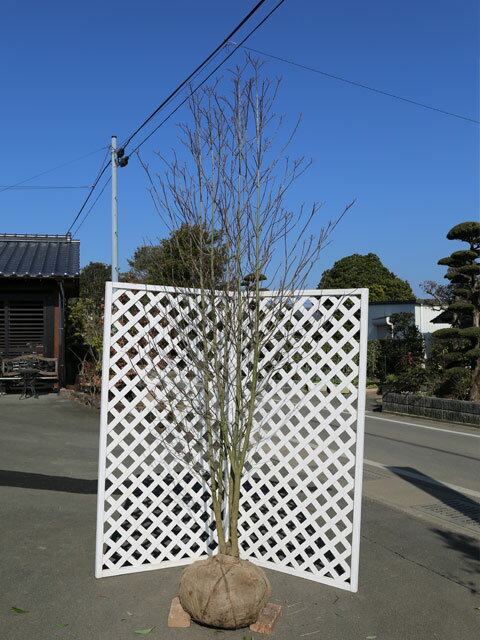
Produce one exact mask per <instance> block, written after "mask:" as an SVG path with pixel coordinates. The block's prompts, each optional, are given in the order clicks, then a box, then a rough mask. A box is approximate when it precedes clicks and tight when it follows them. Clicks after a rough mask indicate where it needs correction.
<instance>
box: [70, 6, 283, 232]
mask: <svg viewBox="0 0 480 640" xmlns="http://www.w3.org/2000/svg"><path fill="white" fill-rule="evenodd" d="M265 1H266V0H260V2H258V3H257V4H256V5H255V7H254V8H253V9H252V10H251V11H250V12H249V13H248V14H247V15H246V16H245V18H243V20H242V21H241V22H240V23H239V24H238V25H237V26H236V27H235V29H234V30H233V31H232V32H231V33H229V34H228V36H227V37H226V38H224V40H223V41H222V43H221V44H219V45H218V46H217V47H216V48H215V49H214V50H213V51H212V53H211V54H210V55H209V56H207V58H205V60H203V62H202V63H201V64H200V65H198V66H197V67H196V69H195V70H194V71H192V73H190V75H189V76H188V77H187V78H185V80H183V82H182V83H181V84H179V85H178V87H177V88H176V89H175V90H174V91H173V92H172V93H171V94H170V95H169V96H168V97H167V98H166V99H165V100H164V101H163V102H162V103H161V104H160V105H159V106H158V107H157V108H156V109H155V111H153V113H151V114H150V115H149V116H148V118H147V119H146V120H144V121H143V123H142V124H141V125H140V126H139V127H137V129H136V130H135V131H134V132H133V133H132V134H131V135H130V136H129V138H127V140H126V142H124V143H123V144H122V145H121V146H120V148H121V149H125V147H126V146H127V145H128V144H129V143H130V142H131V141H132V139H133V138H134V137H135V136H136V135H137V134H138V133H139V132H140V131H141V130H142V129H143V128H144V127H145V126H146V125H147V124H148V122H150V120H151V119H152V118H153V117H154V116H155V115H156V114H157V113H158V112H159V111H160V110H161V109H163V108H164V107H165V106H166V105H167V104H168V103H169V102H170V101H171V100H172V99H173V98H174V97H175V96H176V95H177V93H178V92H179V91H181V89H182V88H183V87H184V86H185V85H186V84H187V83H188V82H189V81H190V80H191V79H192V78H193V77H195V75H196V74H198V72H199V71H200V70H201V69H203V68H204V67H205V66H206V65H207V64H208V63H209V62H210V61H211V60H212V59H213V58H214V56H216V55H217V53H218V52H219V51H220V50H221V49H222V48H223V47H224V46H225V45H226V44H227V43H228V42H229V41H230V40H231V38H232V36H233V35H235V33H237V31H238V30H239V29H240V28H241V27H242V26H243V25H244V24H245V23H246V22H247V21H248V20H249V19H250V18H251V17H252V16H253V15H254V13H255V12H256V11H257V10H258V9H259V8H260V7H261V6H262V5H263V4H264V3H265ZM284 2H285V0H280V1H279V2H278V3H277V4H276V5H275V7H273V9H271V10H270V11H269V13H268V14H267V15H266V16H265V17H264V18H263V19H262V20H261V21H260V22H259V23H258V24H257V25H256V26H255V27H254V28H253V29H252V30H251V31H250V32H249V33H248V34H247V36H246V37H245V38H243V40H242V41H241V42H240V44H239V45H237V46H236V47H235V48H234V49H233V50H232V51H231V52H230V53H229V54H228V55H227V56H226V57H225V58H224V59H223V60H222V61H221V62H220V63H219V64H218V65H217V66H216V67H215V68H214V69H213V71H211V72H210V73H209V74H208V75H207V76H206V77H205V78H204V80H202V82H201V83H200V84H198V85H197V87H195V89H194V90H193V91H192V92H191V93H189V94H188V95H187V97H186V98H185V99H184V100H182V102H181V103H180V104H179V105H178V106H177V107H176V108H175V109H174V110H173V111H171V112H170V113H169V114H168V116H167V117H166V118H165V119H164V120H163V121H162V122H161V123H160V124H159V125H158V126H157V127H155V129H154V130H153V131H152V132H150V133H149V135H148V136H146V138H144V139H143V140H142V142H141V143H140V144H138V145H137V146H136V147H135V149H134V150H133V151H132V152H131V153H135V152H136V151H137V150H138V149H139V148H140V147H141V146H142V145H143V144H144V143H145V142H146V141H147V140H148V139H149V138H150V137H151V136H152V135H153V134H154V133H155V132H156V131H157V130H158V129H159V128H160V127H161V126H162V125H163V124H164V123H165V122H166V121H167V120H168V119H169V118H171V117H172V115H173V114H174V113H175V112H176V111H178V109H179V108H180V107H181V106H182V105H183V104H185V102H186V101H187V100H188V99H189V98H190V97H191V96H192V95H193V94H194V93H195V91H197V90H198V89H199V88H200V87H201V86H202V85H203V84H204V83H205V82H206V81H207V80H208V79H209V78H210V77H211V76H212V75H213V74H214V73H215V72H216V71H217V70H218V69H219V68H220V67H221V66H222V65H223V64H224V63H225V62H226V61H227V60H228V59H229V58H230V57H231V56H232V55H233V54H234V53H235V52H236V51H237V49H239V48H240V46H242V44H243V43H244V42H246V41H247V40H248V38H250V36H251V35H252V34H253V33H255V31H257V29H259V28H260V27H261V26H262V25H263V24H264V23H265V22H266V21H267V20H268V18H269V17H270V16H271V15H272V14H273V13H274V12H275V11H276V10H277V9H278V8H279V7H280V6H281V5H282V4H283V3H284ZM107 153H108V151H107ZM108 166H109V164H106V165H105V166H104V167H103V169H101V170H100V172H99V174H98V175H97V178H96V179H95V181H94V183H93V184H92V186H91V188H90V191H89V193H88V195H87V197H86V198H85V201H84V202H83V204H82V206H81V207H80V210H79V211H78V213H77V215H76V216H75V218H74V219H73V222H72V224H71V225H70V227H69V229H68V231H67V233H68V232H69V231H70V230H71V229H72V227H73V226H74V225H75V223H76V221H77V220H78V218H79V217H80V215H81V214H82V211H83V210H84V209H85V207H86V205H87V203H88V201H89V200H90V198H91V196H92V194H93V192H94V190H95V188H96V187H97V185H98V183H99V181H100V179H101V178H102V176H103V174H104V173H105V171H106V170H107V168H108ZM105 186H106V185H105ZM105 186H104V188H105ZM104 188H103V189H102V192H103V190H104ZM97 199H98V198H97ZM96 201H97V200H95V202H96ZM94 204H95V203H94ZM91 208H93V205H92V207H91ZM90 210H91V209H90ZM90 210H89V212H90ZM89 212H88V213H89ZM87 215H88V214H87ZM82 224H83V221H82ZM77 231H78V229H77Z"/></svg>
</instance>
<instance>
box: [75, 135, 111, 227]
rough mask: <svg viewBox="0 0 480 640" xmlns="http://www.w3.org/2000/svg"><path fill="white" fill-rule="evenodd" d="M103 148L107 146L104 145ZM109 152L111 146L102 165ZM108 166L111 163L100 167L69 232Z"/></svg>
mask: <svg viewBox="0 0 480 640" xmlns="http://www.w3.org/2000/svg"><path fill="white" fill-rule="evenodd" d="M103 148H105V147H103ZM109 152H110V148H109V147H107V153H106V154H105V157H104V159H103V160H102V164H101V165H100V166H102V165H104V163H105V161H106V159H107V156H108V154H109ZM108 167H109V163H107V164H105V165H104V166H103V169H100V170H99V172H98V174H97V177H96V178H95V180H94V182H93V184H92V186H91V187H90V191H89V192H88V195H87V197H86V198H85V200H84V201H83V204H82V206H81V207H80V210H79V211H78V213H77V215H76V216H75V218H74V219H73V222H72V224H71V225H70V226H69V227H68V230H67V233H70V231H71V229H72V227H73V225H74V224H75V223H76V221H77V220H78V219H79V217H80V216H81V214H82V211H83V210H84V209H85V207H86V206H87V202H88V201H89V200H90V198H91V197H92V194H93V192H94V191H95V187H96V186H97V184H98V183H99V182H100V179H101V177H102V176H103V174H104V173H105V171H106V170H107V169H108Z"/></svg>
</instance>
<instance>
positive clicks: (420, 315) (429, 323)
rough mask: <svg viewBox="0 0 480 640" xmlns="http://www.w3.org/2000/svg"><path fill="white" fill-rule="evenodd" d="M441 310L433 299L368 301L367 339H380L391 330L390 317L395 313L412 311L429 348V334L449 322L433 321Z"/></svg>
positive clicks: (447, 325)
mask: <svg viewBox="0 0 480 640" xmlns="http://www.w3.org/2000/svg"><path fill="white" fill-rule="evenodd" d="M441 312H442V308H441V307H439V306H438V305H435V303H434V301H433V300H405V301H400V302H370V304H369V308H368V339H369V340H381V339H382V338H387V337H388V336H389V335H391V332H392V324H393V323H392V321H391V317H392V315H394V314H395V313H412V314H413V316H414V318H415V325H416V326H417V327H418V330H419V331H420V333H421V334H422V336H423V338H424V340H425V346H426V348H427V351H428V350H429V346H430V342H431V335H432V333H433V332H434V331H436V330H437V329H444V328H447V327H450V325H449V324H440V323H433V320H434V319H435V318H436V317H438V315H439V314H440V313H441Z"/></svg>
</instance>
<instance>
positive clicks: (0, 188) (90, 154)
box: [0, 147, 105, 193]
mask: <svg viewBox="0 0 480 640" xmlns="http://www.w3.org/2000/svg"><path fill="white" fill-rule="evenodd" d="M103 149H105V147H100V149H95V151H90V153H87V154H85V155H83V156H80V157H79V158H74V159H73V160H68V161H67V162H63V163H62V164H58V165H57V166H56V167H53V168H52V169H47V170H46V171H42V172H41V173H37V174H36V175H34V176H32V177H31V178H26V179H25V180H21V181H20V182H16V183H15V184H10V185H8V186H6V187H0V193H1V192H2V191H7V189H13V188H15V187H19V186H20V185H22V184H25V182H30V181H31V180H35V178H39V177H40V176H44V175H45V174H47V173H51V172H52V171H56V170H57V169H61V168H62V167H66V166H67V165H69V164H73V163H74V162H78V161H79V160H83V159H84V158H89V157H90V156H93V155H94V154H95V153H98V152H99V151H103Z"/></svg>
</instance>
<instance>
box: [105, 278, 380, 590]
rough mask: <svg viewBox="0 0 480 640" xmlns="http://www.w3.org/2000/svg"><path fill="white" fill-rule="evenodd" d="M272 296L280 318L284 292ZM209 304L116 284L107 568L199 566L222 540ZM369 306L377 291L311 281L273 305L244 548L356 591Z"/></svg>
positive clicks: (109, 318) (108, 358) (108, 332)
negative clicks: (207, 386)
mask: <svg viewBox="0 0 480 640" xmlns="http://www.w3.org/2000/svg"><path fill="white" fill-rule="evenodd" d="M262 296H263V297H262V303H261V304H262V305H263V311H264V319H263V322H264V323H268V322H269V321H271V320H272V316H271V314H270V317H269V313H270V311H269V310H270V309H271V308H272V300H274V299H275V293H274V292H266V293H265V294H262ZM218 304H219V305H222V304H225V302H222V300H221V299H220V297H219V300H218ZM199 305H200V295H199V293H198V292H194V291H189V292H188V293H187V292H184V293H179V292H178V291H174V290H173V289H171V288H168V287H154V286H143V285H129V284H119V283H115V284H113V285H112V284H111V283H107V294H106V313H105V335H104V344H105V348H104V363H103V371H104V376H103V387H102V420H101V436H100V465H99V496H98V520H97V558H96V575H97V577H102V576H108V575H118V574H122V573H129V572H133V571H142V570H147V569H156V568H161V567H164V566H172V565H182V564H187V563H189V562H191V561H193V560H195V559H199V558H201V557H204V556H205V555H206V554H210V553H212V552H214V551H215V549H216V547H217V544H216V539H215V526H214V521H213V515H212V509H211V507H210V502H211V501H210V495H209V487H208V484H207V478H208V468H207V464H206V457H205V455H204V451H203V449H202V447H201V446H198V442H201V440H202V435H203V430H204V426H203V424H202V420H200V419H199V414H200V413H201V411H200V407H201V406H204V403H205V393H204V391H202V385H201V380H200V379H199V375H198V371H196V370H195V354H196V353H198V354H199V357H201V356H202V352H201V346H199V345H200V337H199V330H198V318H199V311H198V309H199ZM367 305H368V291H367V290H365V289H358V290H353V291H301V292H295V295H293V296H291V300H290V302H289V306H288V310H289V312H288V313H283V314H279V313H278V309H277V312H275V314H274V319H275V322H276V325H277V326H276V330H275V332H274V334H272V338H271V339H270V340H269V341H268V342H267V343H266V345H265V346H264V348H263V349H262V354H261V367H260V371H263V372H269V371H271V370H272V363H275V367H274V374H273V375H269V374H268V373H265V374H262V376H263V377H262V383H261V384H260V393H259V395H258V398H257V402H256V405H255V420H254V429H253V433H252V440H251V447H250V453H249V457H248V460H247V463H246V470H245V476H244V483H243V493H242V502H241V517H240V524H239V528H240V545H241V549H242V557H245V558H249V559H251V560H253V561H255V562H256V563H257V564H259V565H262V566H264V567H268V568H271V569H276V570H280V571H284V572H286V573H291V574H293V575H297V576H301V577H305V578H309V579H312V580H316V581H318V582H323V583H325V584H330V585H333V586H336V587H340V588H344V589H349V590H352V591H355V590H356V589H357V581H358V556H359V534H360V500H361V474H362V459H363V421H364V393H363V390H364V389H365V362H366V341H367V338H366V322H367ZM272 313H273V312H272ZM292 323H293V329H292ZM224 348H228V346H227V345H225V346H224ZM244 353H245V355H244V358H243V361H242V363H241V367H242V371H244V379H245V380H246V381H248V376H249V363H250V359H251V356H250V354H249V352H248V349H246V350H245V352H244ZM107 372H108V375H107ZM233 373H234V372H233ZM179 389H181V390H182V394H180V395H181V397H180V395H179ZM359 389H360V390H361V391H362V392H361V393H359ZM186 398H187V400H186ZM213 400H214V398H213ZM202 403H203V404H202ZM192 434H194V436H195V438H192Z"/></svg>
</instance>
